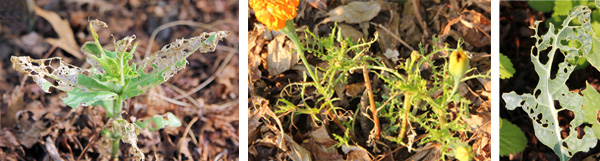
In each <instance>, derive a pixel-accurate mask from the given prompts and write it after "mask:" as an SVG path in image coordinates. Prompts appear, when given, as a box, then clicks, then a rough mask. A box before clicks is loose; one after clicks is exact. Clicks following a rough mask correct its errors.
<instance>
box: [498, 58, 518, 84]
mask: <svg viewBox="0 0 600 161" xmlns="http://www.w3.org/2000/svg"><path fill="white" fill-rule="evenodd" d="M515 72H516V70H515V68H514V67H513V64H512V62H510V58H508V57H507V56H506V55H504V54H502V53H500V79H508V78H511V77H512V76H513V74H515Z"/></svg>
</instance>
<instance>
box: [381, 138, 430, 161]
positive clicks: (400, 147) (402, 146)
mask: <svg viewBox="0 0 600 161" xmlns="http://www.w3.org/2000/svg"><path fill="white" fill-rule="evenodd" d="M427 135H428V134H423V135H421V136H418V137H417V139H416V140H415V141H418V140H421V139H423V138H424V137H425V136H427ZM404 147H406V146H404V145H401V146H399V147H398V148H396V149H394V150H393V151H391V152H389V153H386V154H385V155H383V156H382V157H381V158H379V159H377V161H381V160H383V159H384V158H385V157H387V156H388V155H390V154H393V153H395V152H396V151H398V150H400V149H402V148H404Z"/></svg>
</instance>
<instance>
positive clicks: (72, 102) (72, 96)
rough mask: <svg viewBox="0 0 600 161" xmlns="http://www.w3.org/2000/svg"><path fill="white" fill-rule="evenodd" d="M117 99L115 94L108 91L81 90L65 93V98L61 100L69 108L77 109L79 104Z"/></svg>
mask: <svg viewBox="0 0 600 161" xmlns="http://www.w3.org/2000/svg"><path fill="white" fill-rule="evenodd" d="M116 97H117V94H116V93H113V92H109V91H91V92H83V91H81V90H73V91H71V92H67V98H63V99H62V100H63V102H64V103H65V104H67V105H68V106H70V107H71V108H77V106H79V104H82V103H85V104H95V103H96V102H98V101H102V100H112V99H115V98H116Z"/></svg>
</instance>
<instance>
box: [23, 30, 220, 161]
mask: <svg viewBox="0 0 600 161" xmlns="http://www.w3.org/2000/svg"><path fill="white" fill-rule="evenodd" d="M93 23H96V24H99V25H102V26H103V27H107V25H106V23H104V22H101V21H99V20H94V21H90V32H91V34H92V35H93V37H94V41H93V42H87V43H85V44H84V45H83V46H82V47H81V50H82V52H84V53H86V55H87V56H88V59H87V62H88V63H89V64H91V67H90V68H88V69H84V68H79V67H76V66H73V65H70V64H66V63H65V62H63V61H62V59H61V58H60V57H54V58H49V59H32V58H30V57H29V56H12V57H11V62H12V63H13V68H14V69H15V70H17V71H18V72H20V73H22V74H26V75H28V76H30V77H33V80H34V81H35V82H36V83H37V84H38V85H39V86H40V87H41V88H42V89H43V90H44V91H45V92H48V93H49V92H50V88H51V87H53V88H55V89H57V90H61V91H65V92H66V93H67V97H65V98H62V100H63V102H64V103H65V104H66V105H67V106H69V107H72V108H77V107H79V106H89V105H93V106H102V107H103V108H104V109H105V110H106V116H107V117H108V118H109V121H108V123H106V125H105V128H104V130H103V131H102V132H101V133H102V138H100V140H99V141H98V144H99V145H100V147H103V148H100V150H102V151H103V152H104V153H110V154H111V158H112V159H116V158H117V157H118V154H119V144H120V141H123V142H124V143H129V144H131V146H130V153H131V154H132V155H133V156H134V159H135V160H144V159H145V157H144V154H143V153H142V151H141V150H140V149H139V148H138V147H137V135H138V134H139V133H140V131H141V130H142V129H148V130H150V131H154V130H158V129H162V128H165V127H166V126H171V127H179V126H181V122H180V121H179V119H178V118H177V117H176V116H175V115H174V114H172V113H170V112H169V113H167V114H164V115H156V116H154V117H152V118H150V119H137V120H134V121H135V122H130V121H129V118H123V117H122V116H121V113H122V111H123V110H122V108H123V107H124V103H125V100H126V99H127V98H131V97H134V96H138V95H140V94H142V93H144V92H146V91H147V90H148V89H150V88H153V87H155V86H158V85H160V84H162V83H164V82H166V81H167V80H168V79H169V78H171V77H172V76H173V75H175V74H176V73H177V72H178V71H180V70H183V69H184V68H185V65H186V64H187V60H186V58H187V57H188V56H190V55H191V54H193V53H194V52H196V51H200V52H202V53H207V52H212V51H214V50H215V48H216V46H217V43H218V42H219V41H220V40H222V39H223V38H224V37H226V36H228V35H229V32H228V31H219V32H211V33H203V34H201V35H199V36H197V37H192V38H190V39H179V40H177V41H175V42H173V43H171V44H169V45H166V46H165V47H163V48H162V49H161V50H159V51H157V52H155V53H154V55H153V56H151V57H148V58H146V59H145V60H144V61H143V62H137V63H136V62H133V61H132V58H133V54H134V53H135V49H136V47H137V43H133V46H132V42H133V41H134V39H135V35H133V36H128V37H125V38H124V39H122V40H119V41H116V42H115V46H114V51H109V50H106V49H104V48H103V47H102V45H101V44H100V42H99V41H98V34H97V33H96V30H94V28H93V26H92V24H93ZM130 47H131V50H129V51H128V49H129V48H130ZM146 67H148V68H151V69H150V70H149V71H148V70H145V69H146ZM106 144H109V145H112V150H111V149H110V148H104V146H103V145H106Z"/></svg>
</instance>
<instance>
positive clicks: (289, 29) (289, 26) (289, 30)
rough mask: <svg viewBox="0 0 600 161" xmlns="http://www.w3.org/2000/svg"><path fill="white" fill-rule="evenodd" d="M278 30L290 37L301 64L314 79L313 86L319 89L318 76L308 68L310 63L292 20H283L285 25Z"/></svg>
mask: <svg viewBox="0 0 600 161" xmlns="http://www.w3.org/2000/svg"><path fill="white" fill-rule="evenodd" d="M279 32H281V33H283V34H285V36H287V37H288V38H290V40H292V43H294V46H296V51H297V52H298V54H300V59H301V60H302V64H304V67H305V68H306V71H308V75H309V76H310V77H311V78H312V79H313V81H315V86H316V88H317V90H321V89H322V87H321V84H320V82H319V78H318V77H317V75H316V73H315V72H313V70H312V68H310V64H308V61H307V60H306V56H305V55H304V48H303V46H302V44H301V43H300V39H299V38H298V35H297V34H296V29H295V28H294V20H293V19H292V20H288V21H286V22H285V27H283V28H281V29H279Z"/></svg>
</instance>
